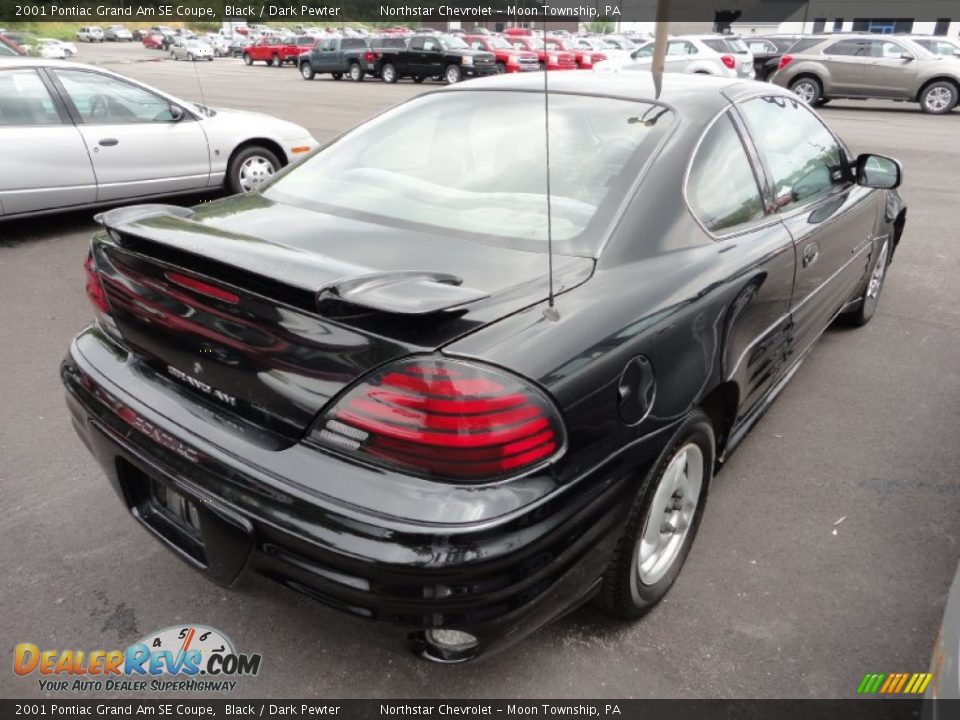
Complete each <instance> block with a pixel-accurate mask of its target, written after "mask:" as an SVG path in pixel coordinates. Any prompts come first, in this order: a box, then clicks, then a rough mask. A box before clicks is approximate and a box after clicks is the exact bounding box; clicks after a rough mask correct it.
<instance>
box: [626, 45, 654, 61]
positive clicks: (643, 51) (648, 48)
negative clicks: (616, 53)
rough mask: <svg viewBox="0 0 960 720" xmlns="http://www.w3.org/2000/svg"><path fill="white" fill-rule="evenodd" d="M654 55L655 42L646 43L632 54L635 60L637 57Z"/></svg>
mask: <svg viewBox="0 0 960 720" xmlns="http://www.w3.org/2000/svg"><path fill="white" fill-rule="evenodd" d="M652 56H653V44H650V45H644V46H643V47H641V48H637V49H636V50H634V51H633V54H632V55H630V57H632V58H633V59H634V60H636V59H637V58H643V57H652Z"/></svg>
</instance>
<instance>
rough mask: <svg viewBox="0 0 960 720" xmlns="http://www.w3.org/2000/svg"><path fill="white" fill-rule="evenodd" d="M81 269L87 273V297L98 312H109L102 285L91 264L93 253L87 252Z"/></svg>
mask: <svg viewBox="0 0 960 720" xmlns="http://www.w3.org/2000/svg"><path fill="white" fill-rule="evenodd" d="M83 269H84V270H85V271H86V274H87V298H88V299H89V300H90V302H91V304H93V307H94V309H96V310H97V311H98V312H102V313H109V312H110V306H109V305H107V297H106V295H105V294H104V292H103V285H102V284H101V283H100V278H99V277H97V269H96V268H95V267H94V265H93V253H92V252H90V253H87V259H86V260H84V261H83Z"/></svg>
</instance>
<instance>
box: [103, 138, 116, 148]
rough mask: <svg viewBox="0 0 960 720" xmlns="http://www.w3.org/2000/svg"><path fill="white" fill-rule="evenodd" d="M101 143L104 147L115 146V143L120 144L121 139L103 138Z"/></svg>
mask: <svg viewBox="0 0 960 720" xmlns="http://www.w3.org/2000/svg"><path fill="white" fill-rule="evenodd" d="M99 144H100V145H102V146H103V147H113V146H114V145H119V144H120V141H119V140H117V139H116V138H103V139H102V140H101V141H100V143H99Z"/></svg>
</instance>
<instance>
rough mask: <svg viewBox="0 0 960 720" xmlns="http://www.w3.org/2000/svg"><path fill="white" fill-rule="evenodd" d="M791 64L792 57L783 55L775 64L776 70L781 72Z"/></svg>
mask: <svg viewBox="0 0 960 720" xmlns="http://www.w3.org/2000/svg"><path fill="white" fill-rule="evenodd" d="M792 62H793V55H783V56H782V57H781V58H780V62H779V63H778V64H777V70H783V69H784V68H785V67H786V66H787V65H789V64H790V63H792Z"/></svg>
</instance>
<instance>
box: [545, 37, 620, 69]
mask: <svg viewBox="0 0 960 720" xmlns="http://www.w3.org/2000/svg"><path fill="white" fill-rule="evenodd" d="M544 42H545V43H546V46H547V49H548V50H566V51H567V52H571V53H573V54H574V56H576V58H577V67H578V68H580V69H581V70H591V69H592V68H593V66H594V65H596V64H597V63H598V62H600V61H601V60H606V59H607V56H606V55H604V54H603V53H602V52H597V51H596V50H590V49H587V48H578V47H574V46H573V45H572V44H571V43H570V41H569V40H566V39H564V38H558V37H548V38H547V39H546V40H545V41H544Z"/></svg>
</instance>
